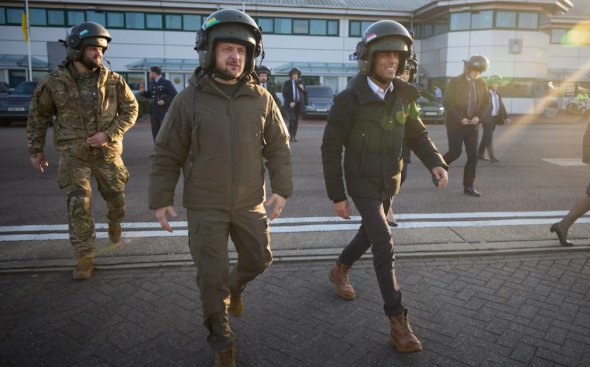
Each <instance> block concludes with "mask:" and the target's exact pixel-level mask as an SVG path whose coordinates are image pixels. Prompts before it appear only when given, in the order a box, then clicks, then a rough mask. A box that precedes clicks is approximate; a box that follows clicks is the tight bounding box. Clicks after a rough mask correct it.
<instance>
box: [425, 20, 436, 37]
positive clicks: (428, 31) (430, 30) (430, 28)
mask: <svg viewBox="0 0 590 367" xmlns="http://www.w3.org/2000/svg"><path fill="white" fill-rule="evenodd" d="M433 35H434V25H433V24H431V23H426V24H424V38H428V37H432V36H433Z"/></svg>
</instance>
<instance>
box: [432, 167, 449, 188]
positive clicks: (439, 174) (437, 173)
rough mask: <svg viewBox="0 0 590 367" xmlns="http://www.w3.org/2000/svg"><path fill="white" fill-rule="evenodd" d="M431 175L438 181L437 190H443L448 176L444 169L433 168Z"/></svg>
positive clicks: (447, 182) (447, 181)
mask: <svg viewBox="0 0 590 367" xmlns="http://www.w3.org/2000/svg"><path fill="white" fill-rule="evenodd" d="M432 175H433V176H434V177H435V178H436V179H437V180H438V188H439V189H444V188H445V187H447V185H448V184H449V175H448V174H447V170H445V169H444V168H442V167H434V168H433V169H432Z"/></svg>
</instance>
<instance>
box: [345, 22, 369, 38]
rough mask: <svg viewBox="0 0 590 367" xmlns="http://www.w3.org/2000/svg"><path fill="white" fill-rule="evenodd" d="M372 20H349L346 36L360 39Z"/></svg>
mask: <svg viewBox="0 0 590 367" xmlns="http://www.w3.org/2000/svg"><path fill="white" fill-rule="evenodd" d="M373 23H375V21H372V20H351V21H350V23H349V26H348V35H349V36H350V37H362V36H363V35H364V34H365V31H366V30H367V28H369V26H370V25H371V24H373Z"/></svg>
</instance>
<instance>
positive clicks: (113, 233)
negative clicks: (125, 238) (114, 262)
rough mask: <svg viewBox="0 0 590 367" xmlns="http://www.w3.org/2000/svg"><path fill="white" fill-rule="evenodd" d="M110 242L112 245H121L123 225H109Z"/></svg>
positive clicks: (117, 223) (115, 223)
mask: <svg viewBox="0 0 590 367" xmlns="http://www.w3.org/2000/svg"><path fill="white" fill-rule="evenodd" d="M109 240H111V242H112V243H119V241H121V223H119V222H114V223H109Z"/></svg>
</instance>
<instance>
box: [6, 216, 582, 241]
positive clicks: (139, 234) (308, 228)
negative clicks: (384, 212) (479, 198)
mask: <svg viewBox="0 0 590 367" xmlns="http://www.w3.org/2000/svg"><path fill="white" fill-rule="evenodd" d="M557 219H558V218H539V219H501V220H479V221H445V222H441V221H436V222H399V227H397V228H398V229H404V228H444V227H455V228H457V227H496V226H522V225H547V224H551V223H555V221H556V220H557ZM576 223H590V217H584V218H581V219H578V220H577V221H576ZM358 227H359V224H358V223H348V224H340V223H338V224H311V225H302V226H272V227H270V231H271V233H302V232H336V231H354V230H356V229H358ZM187 235H188V231H187V230H186V229H179V230H178V229H177V230H175V231H174V232H172V233H169V232H166V231H158V230H154V231H128V232H123V237H124V238H147V237H185V236H187ZM96 237H97V238H107V237H108V236H107V233H106V232H97V233H96ZM67 239H68V234H67V233H40V234H9V235H0V242H18V241H48V240H67Z"/></svg>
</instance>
